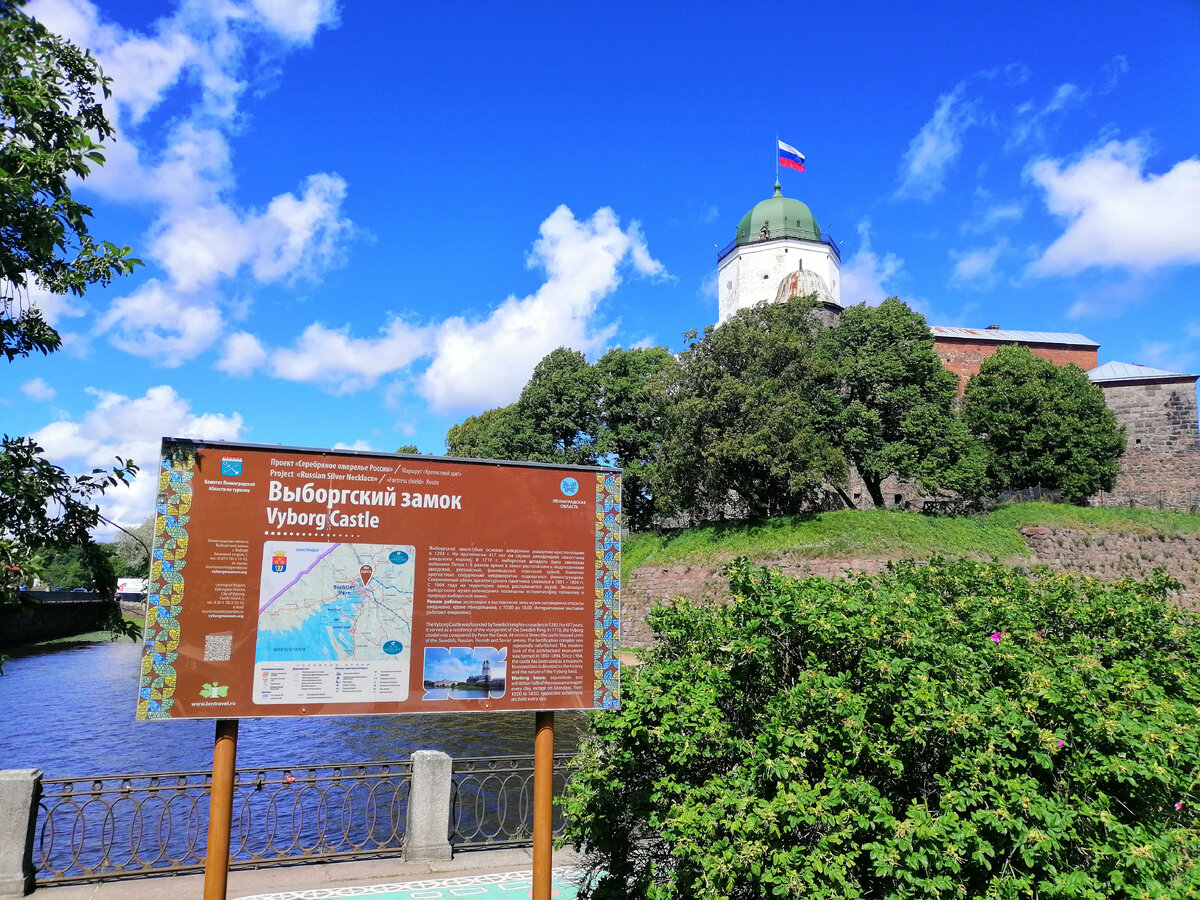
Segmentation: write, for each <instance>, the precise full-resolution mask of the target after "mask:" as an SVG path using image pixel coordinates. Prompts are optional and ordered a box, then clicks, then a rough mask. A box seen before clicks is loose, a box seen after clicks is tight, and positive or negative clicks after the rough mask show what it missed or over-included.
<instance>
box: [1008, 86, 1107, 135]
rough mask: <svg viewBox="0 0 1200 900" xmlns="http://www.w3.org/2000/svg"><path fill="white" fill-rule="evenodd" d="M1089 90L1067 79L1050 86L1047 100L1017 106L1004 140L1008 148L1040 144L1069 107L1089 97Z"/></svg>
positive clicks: (1080, 104) (1079, 104) (1081, 102)
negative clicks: (1008, 133)
mask: <svg viewBox="0 0 1200 900" xmlns="http://www.w3.org/2000/svg"><path fill="white" fill-rule="evenodd" d="M1091 94H1092V92H1091V89H1090V88H1089V89H1086V90H1085V89H1081V88H1080V87H1079V86H1078V85H1075V84H1072V83H1071V82H1069V81H1068V82H1064V83H1063V84H1060V85H1059V86H1058V87H1056V88H1055V89H1054V92H1053V93H1052V94H1051V95H1050V99H1049V100H1047V101H1046V102H1045V103H1043V104H1042V105H1041V106H1038V105H1037V104H1035V103H1033V102H1032V101H1027V102H1025V103H1022V104H1021V105H1020V106H1018V107H1017V110H1016V113H1017V118H1016V122H1015V124H1014V125H1013V131H1012V134H1011V135H1009V138H1008V141H1007V142H1006V143H1005V148H1006V149H1012V148H1014V147H1018V146H1020V145H1022V144H1026V143H1031V142H1032V143H1042V142H1043V141H1045V139H1046V134H1047V132H1048V131H1050V130H1051V129H1052V128H1053V127H1054V126H1055V125H1056V124H1057V123H1058V122H1060V121H1061V120H1062V118H1063V116H1064V115H1065V114H1066V113H1067V112H1069V111H1070V110H1071V109H1074V108H1076V107H1079V106H1082V105H1083V104H1084V103H1086V102H1087V101H1088V100H1089V99H1090V97H1091Z"/></svg>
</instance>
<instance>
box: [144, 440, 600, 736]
mask: <svg viewBox="0 0 1200 900" xmlns="http://www.w3.org/2000/svg"><path fill="white" fill-rule="evenodd" d="M619 517H620V474H619V473H618V472H616V471H614V470H611V469H600V468H596V469H590V468H578V467H570V468H567V467H559V466H546V465H534V464H517V463H505V462H491V461H487V462H484V461H478V460H455V459H441V458H436V457H414V456H399V455H384V454H370V453H348V452H335V451H323V450H300V449H289V448H279V447H258V446H254V445H244V444H239V445H232V444H218V443H193V442H189V441H185V440H180V439H165V440H164V441H163V449H162V455H161V460H160V468H159V497H158V517H157V521H156V527H155V538H154V554H153V560H152V563H151V567H152V568H151V584H150V591H149V607H148V612H147V620H146V635H145V644H144V651H143V656H142V668H141V679H140V685H139V696H138V705H137V716H138V718H139V719H147V720H157V719H179V718H240V717H257V716H276V715H350V714H364V713H398V712H439V711H468V710H484V709H486V710H507V709H581V708H600V709H605V708H608V709H611V708H615V707H616V706H618V705H619V703H620V683H619V665H618V662H617V654H616V651H617V648H618V646H619V630H620V624H619V623H620V616H619V595H620V590H619V571H620V518H619Z"/></svg>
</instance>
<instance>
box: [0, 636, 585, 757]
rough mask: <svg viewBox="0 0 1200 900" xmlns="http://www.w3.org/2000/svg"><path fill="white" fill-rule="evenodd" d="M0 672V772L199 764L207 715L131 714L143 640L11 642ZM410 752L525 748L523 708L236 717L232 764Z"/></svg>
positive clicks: (579, 720)
mask: <svg viewBox="0 0 1200 900" xmlns="http://www.w3.org/2000/svg"><path fill="white" fill-rule="evenodd" d="M9 652H10V653H12V655H13V658H12V659H10V660H8V661H7V662H6V663H5V664H4V674H3V675H0V769H23V768H33V769H41V770H42V771H43V772H44V773H45V775H46V776H47V777H49V778H68V777H76V776H87V775H105V774H126V773H137V772H171V771H183V770H205V769H209V768H211V766H212V745H213V731H214V726H213V723H212V722H208V721H184V722H174V721H166V722H144V723H138V722H135V721H134V710H135V706H136V697H137V684H138V666H139V661H140V655H141V645H140V644H138V643H134V642H132V641H129V640H123V641H121V642H119V643H108V642H103V643H91V644H81V645H65V646H64V645H55V646H51V647H47V648H45V649H42V650H38V651H36V652H29V653H22V652H16V653H14V652H13V651H9ZM586 728H587V716H586V714H585V713H579V712H562V713H559V714H558V715H557V716H556V717H555V750H556V751H559V752H567V751H572V750H574V749H575V748H576V746H577V745H578V742H579V739H580V736H581V734H583V733H584V731H585V730H586ZM414 750H442V751H444V752H446V753H448V754H450V755H451V756H502V755H509V754H526V753H532V752H533V714H532V713H463V714H461V715H460V714H440V715H438V714H411V715H403V716H346V717H311V718H303V719H300V718H298V719H284V718H278V719H244V720H242V723H241V726H240V729H239V736H238V760H237V761H238V765H239V767H251V766H293V765H295V766H299V765H311V764H317V763H324V764H328V763H339V762H364V761H369V760H395V759H407V758H408V756H409V754H410V753H412V752H413V751H414Z"/></svg>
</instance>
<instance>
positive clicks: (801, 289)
mask: <svg viewBox="0 0 1200 900" xmlns="http://www.w3.org/2000/svg"><path fill="white" fill-rule="evenodd" d="M841 266H842V254H841V251H840V250H838V246H837V244H836V243H835V242H834V240H833V238H832V237H830V236H829V235H828V234H824V233H823V232H822V231H821V228H820V226H819V225H818V224H817V219H816V217H815V216H814V215H813V214H812V212H811V211H810V210H809V208H808V207H807V206H805V205H804V204H803V203H801V202H800V201H799V200H793V199H792V198H790V197H785V196H783V191H782V190H780V187H779V181H778V180H776V182H775V193H774V194H773V195H771V196H770V197H768V198H767V199H766V200H763V201H761V202H759V203H756V204H755V205H754V208H753V209H751V210H750V211H749V212H748V213H746V215H744V216H742V220H741V222H739V223H738V227H737V232H736V234H735V235H734V239H733V241H732V242H731V243H730V244H728V245H727V246H726V247H725V248H724V249H723V250H721V251H720V252H719V253H718V254H717V299H718V304H717V306H718V321H717V324H723V323H725V322H726V321H728V320H729V319H730V318H731V317H732V316H733V314H734V313H736V312H737V311H738V310H739V309H745V308H746V307H749V306H755V305H757V304H759V303H762V302H764V301H767V300H780V301H782V300H787V299H788V298H789V297H802V296H805V295H807V294H816V295H817V298H818V299H819V300H820V302H821V304H822V307H823V318H824V319H825V322H826V324H829V325H832V324H834V323H835V322H836V321H837V318H838V316H839V315H840V314H841V311H842V305H841V296H842V293H841V292H842V286H841Z"/></svg>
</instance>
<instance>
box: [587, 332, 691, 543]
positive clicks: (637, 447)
mask: <svg viewBox="0 0 1200 900" xmlns="http://www.w3.org/2000/svg"><path fill="white" fill-rule="evenodd" d="M595 369H596V373H597V376H598V378H599V382H600V423H601V433H600V439H599V441H598V443H599V445H600V447H601V448H602V449H603V451H604V452H605V454H612V455H613V456H615V463H616V465H618V466H620V467H621V472H622V476H621V507H622V513H623V515H624V517H625V522H626V524H627V525H628V527H630V528H633V529H635V530H641V529H643V528H648V527H649V526H650V525H651V524H652V523H653V521H654V517H655V510H656V505H657V503H656V499H655V496H654V493H653V491H652V490H651V488H650V484H649V478H648V470H649V468H650V466H651V465H652V464H653V463H654V461H655V460H656V459H658V455H659V451H660V449H661V447H662V435H663V430H664V428H665V425H666V418H667V411H668V409H669V402H668V395H667V380H668V379H669V378H670V376H671V374H672V373H673V371H674V369H675V358H674V357H673V356H672V355H671V353H670V351H668V350H667V348H665V347H639V348H634V349H632V350H624V349H622V348H620V347H617V348H614V349H612V350H609V351H608V352H607V353H605V354H604V355H603V356H602V357H600V359H598V360H597V361H596V365H595Z"/></svg>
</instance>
